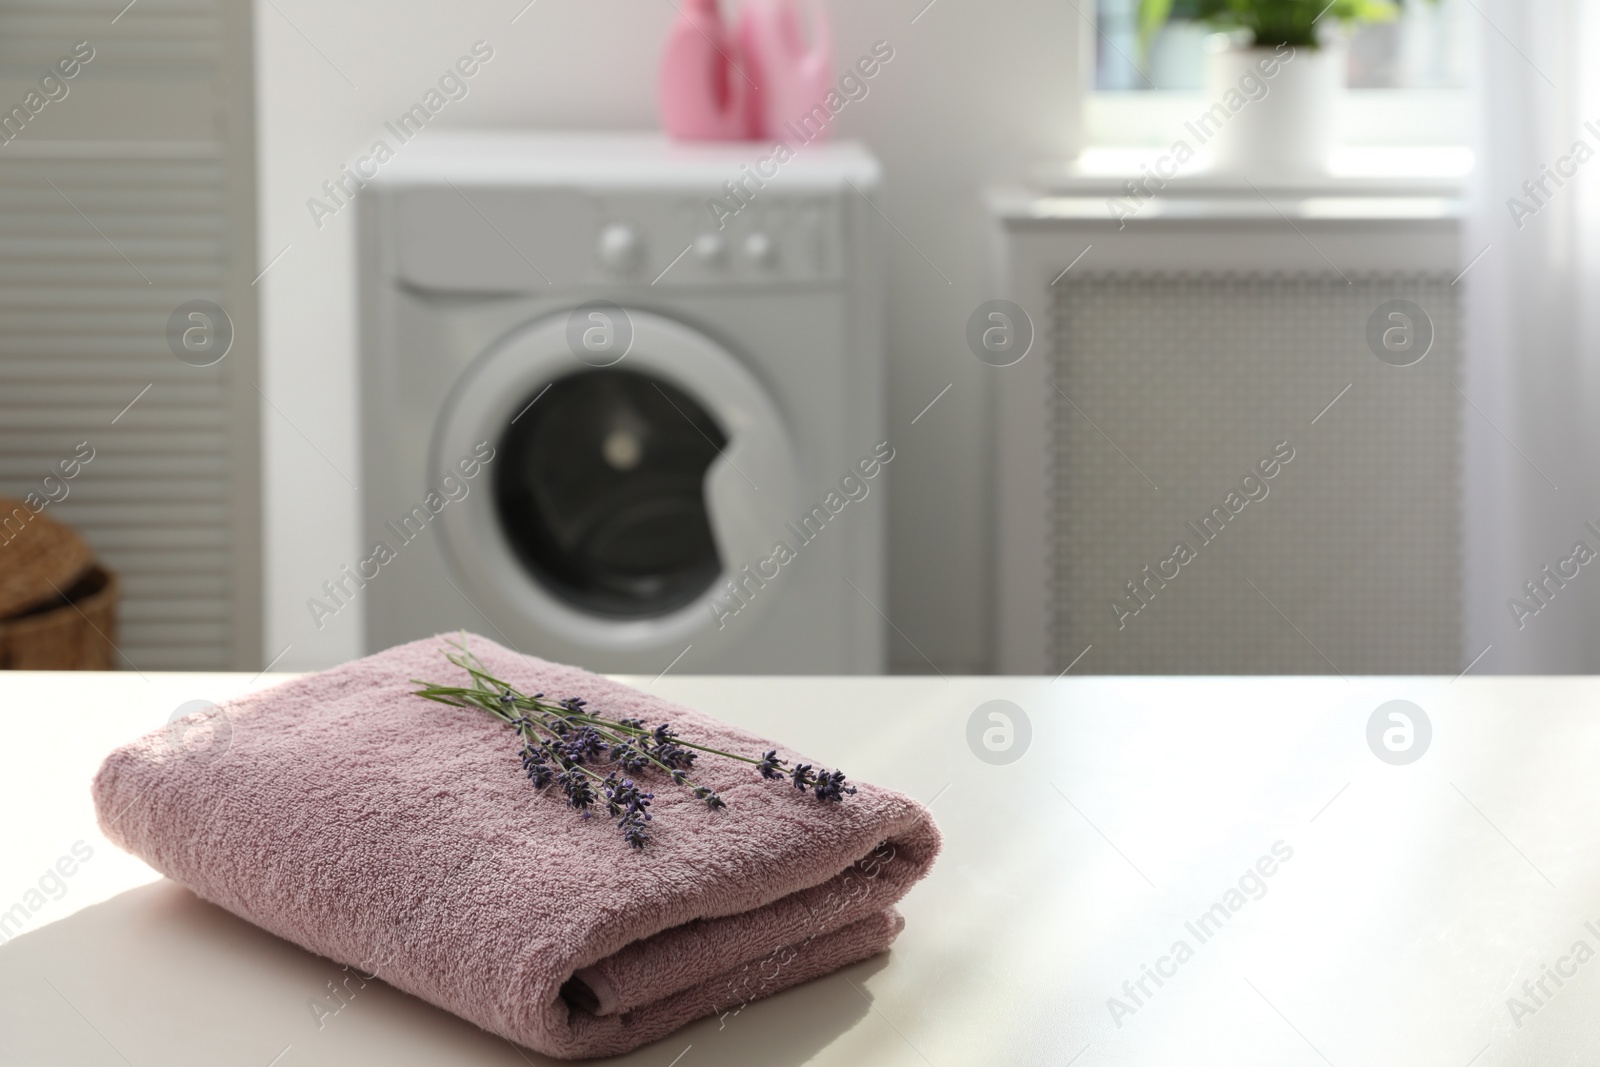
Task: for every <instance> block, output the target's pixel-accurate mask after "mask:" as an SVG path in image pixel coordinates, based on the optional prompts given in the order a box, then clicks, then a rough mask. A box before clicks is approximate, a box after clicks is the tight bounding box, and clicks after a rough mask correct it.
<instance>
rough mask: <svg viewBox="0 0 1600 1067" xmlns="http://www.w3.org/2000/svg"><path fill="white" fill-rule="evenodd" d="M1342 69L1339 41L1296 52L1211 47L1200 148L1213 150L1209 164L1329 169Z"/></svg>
mask: <svg viewBox="0 0 1600 1067" xmlns="http://www.w3.org/2000/svg"><path fill="white" fill-rule="evenodd" d="M1344 68H1345V53H1344V46H1343V45H1342V44H1341V43H1330V44H1326V45H1324V46H1322V47H1321V48H1296V49H1293V50H1292V52H1291V50H1290V49H1288V48H1287V47H1284V48H1280V49H1273V48H1240V47H1227V48H1222V49H1219V50H1216V51H1213V52H1211V53H1209V54H1208V55H1207V56H1206V96H1205V99H1206V108H1207V111H1206V115H1208V116H1210V121H1209V123H1207V124H1206V125H1205V126H1204V127H1203V132H1205V133H1207V134H1208V139H1207V140H1206V141H1205V142H1204V143H1203V147H1204V149H1205V150H1206V151H1209V152H1210V153H1211V160H1212V163H1211V166H1212V169H1213V170H1215V171H1218V172H1221V173H1227V174H1246V175H1249V174H1258V175H1263V176H1276V175H1285V174H1287V175H1293V174H1324V173H1326V172H1327V169H1328V157H1329V156H1330V155H1331V154H1332V151H1333V147H1334V144H1335V142H1336V140H1337V136H1338V129H1339V118H1340V116H1339V105H1340V102H1341V100H1342V99H1343V97H1344ZM1269 71H1270V72H1271V73H1270V74H1269V73H1267V72H1269ZM1241 101H1242V102H1241ZM1219 109H1220V110H1219ZM1224 113H1225V114H1226V118H1225V119H1224V118H1223V115H1224ZM1217 127H1220V128H1217Z"/></svg>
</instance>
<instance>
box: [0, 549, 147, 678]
mask: <svg viewBox="0 0 1600 1067" xmlns="http://www.w3.org/2000/svg"><path fill="white" fill-rule="evenodd" d="M120 592H121V583H120V582H118V580H117V576H116V575H115V574H114V573H112V572H111V571H108V570H106V569H105V568H104V567H101V566H99V565H98V564H94V565H91V566H90V568H89V570H88V572H87V573H85V574H84V575H83V577H81V578H79V579H78V581H77V582H76V583H74V584H73V586H72V588H70V589H68V590H67V591H66V593H67V595H66V599H65V600H64V601H61V600H58V601H57V602H56V603H54V604H47V605H44V606H42V607H38V608H35V609H34V610H33V611H31V612H29V613H28V614H26V615H18V616H15V617H13V618H9V619H0V670H25V671H109V670H114V669H116V666H117V649H116V640H117V597H118V595H119V593H120Z"/></svg>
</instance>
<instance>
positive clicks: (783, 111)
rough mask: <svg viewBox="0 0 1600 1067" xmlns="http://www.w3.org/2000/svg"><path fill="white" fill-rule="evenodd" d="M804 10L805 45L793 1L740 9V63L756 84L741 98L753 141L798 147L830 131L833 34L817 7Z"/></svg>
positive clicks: (756, 0) (756, 1) (753, 0)
mask: <svg viewBox="0 0 1600 1067" xmlns="http://www.w3.org/2000/svg"><path fill="white" fill-rule="evenodd" d="M807 7H808V8H809V12H808V14H809V21H810V23H811V26H810V29H811V35H810V36H811V41H810V44H809V45H808V44H807V43H806V34H805V30H804V27H802V25H801V18H800V9H799V6H798V5H797V4H796V3H795V2H794V0H748V2H747V3H746V4H745V5H744V7H742V8H741V9H740V10H739V24H738V30H737V36H738V41H739V54H740V62H741V63H742V64H743V65H744V71H745V73H746V74H748V75H749V76H750V80H751V81H753V82H754V83H755V88H754V89H749V90H748V92H747V93H746V95H747V97H748V100H747V107H748V108H749V114H750V120H749V126H750V130H751V134H752V136H755V137H760V138H763V139H770V140H774V141H783V142H785V143H787V144H790V145H799V144H805V143H808V142H810V141H816V140H821V139H825V138H826V137H827V136H828V133H829V130H830V129H831V128H832V126H833V112H832V111H831V110H830V109H829V108H828V104H827V100H828V96H829V94H830V93H832V92H833V91H834V89H833V31H832V28H831V26H830V25H829V23H828V16H827V12H826V11H824V10H823V8H822V5H821V4H818V3H815V2H813V3H811V4H808V5H807Z"/></svg>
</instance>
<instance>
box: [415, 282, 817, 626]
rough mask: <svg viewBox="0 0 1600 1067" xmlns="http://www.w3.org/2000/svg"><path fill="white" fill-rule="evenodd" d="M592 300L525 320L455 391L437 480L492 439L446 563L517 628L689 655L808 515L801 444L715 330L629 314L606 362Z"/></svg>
mask: <svg viewBox="0 0 1600 1067" xmlns="http://www.w3.org/2000/svg"><path fill="white" fill-rule="evenodd" d="M580 312H581V313H583V314H584V315H586V316H589V315H592V313H591V312H589V311H587V310H586V309H581V308H580V309H577V310H575V311H569V312H561V313H557V314H552V315H548V316H546V317H544V318H542V319H539V320H536V321H534V322H531V323H529V324H527V325H525V326H523V327H521V328H520V329H518V330H515V331H513V332H512V333H511V334H509V335H508V336H507V337H505V338H504V339H503V340H502V341H500V342H499V343H498V344H496V345H495V346H493V347H492V348H491V349H490V350H489V351H487V352H486V353H485V354H484V355H483V356H482V357H480V358H479V359H478V360H477V361H476V362H475V363H474V364H473V365H472V366H470V367H469V368H468V369H467V370H466V371H465V372H464V373H463V374H462V376H461V378H460V380H459V381H458V382H457V384H456V387H455V388H454V390H452V392H451V394H450V396H449V397H448V398H447V399H446V401H445V403H444V406H443V409H442V411H441V413H440V416H439V422H438V425H437V427H436V430H435V433H434V440H433V447H432V450H431V452H432V455H431V459H430V465H431V467H432V471H431V473H430V477H431V480H432V483H433V484H438V482H439V480H440V479H442V478H444V477H446V476H449V475H451V474H452V473H453V472H454V471H455V468H456V466H457V465H458V463H459V462H460V460H461V458H462V457H464V456H470V455H484V454H488V448H489V446H492V447H493V453H492V458H491V459H490V460H489V461H488V465H489V470H490V474H489V477H488V478H487V479H485V481H487V482H488V483H489V488H490V491H489V492H481V491H480V492H472V493H470V494H469V495H467V496H466V497H465V498H464V499H463V500H462V501H461V502H460V503H459V504H452V505H451V506H450V507H448V508H445V509H444V510H443V512H442V513H441V514H440V524H441V529H442V533H443V549H444V553H445V557H446V561H447V563H448V564H449V566H450V569H451V570H452V571H453V572H454V573H455V575H456V576H457V579H458V581H457V582H456V583H455V584H456V589H457V591H458V592H460V593H461V594H462V595H463V596H465V597H466V598H467V599H468V600H469V601H470V602H471V604H472V606H473V608H475V609H476V611H477V613H478V614H480V615H482V616H483V617H484V618H485V619H486V620H488V622H489V623H490V624H491V626H492V627H493V628H494V629H497V630H499V631H500V632H501V633H502V634H504V635H506V636H511V635H521V637H524V638H527V639H528V640H529V642H530V644H532V645H533V646H534V647H539V648H556V649H558V650H562V651H564V652H569V653H571V654H575V655H576V654H581V653H583V652H585V651H589V650H592V651H597V652H604V651H611V650H629V649H643V648H654V647H658V646H659V647H662V648H666V647H669V646H672V645H673V644H674V643H676V648H673V651H674V652H675V651H678V650H680V649H681V648H682V647H683V645H682V643H681V642H682V641H684V640H693V639H694V635H696V634H698V633H700V632H702V631H704V630H706V629H707V628H708V627H709V628H711V629H715V628H716V624H717V616H716V614H715V612H714V611H711V610H707V608H708V604H709V602H710V601H712V600H713V599H714V598H716V597H718V596H720V595H723V594H724V593H725V590H724V587H723V586H724V582H725V579H726V578H727V576H728V575H730V574H732V573H734V572H737V571H739V570H740V569H741V568H742V567H744V566H752V565H754V564H756V563H757V562H758V561H760V560H762V559H764V558H766V557H767V556H769V555H770V554H771V552H772V546H773V544H774V543H775V541H776V540H778V539H779V538H781V537H782V536H783V535H784V529H783V526H784V522H785V520H789V519H793V518H794V516H795V515H796V514H798V513H799V510H800V505H799V501H800V498H801V493H800V491H799V484H800V474H799V459H798V454H797V451H796V448H795V445H794V441H793V438H792V437H791V435H790V433H789V431H788V429H787V427H786V425H785V423H784V420H783V418H782V416H781V414H780V411H779V407H778V405H777V403H776V402H775V401H774V400H773V398H772V396H771V395H770V394H769V392H768V390H767V389H766V388H765V387H764V386H763V385H762V384H761V382H760V381H759V380H758V379H757V378H756V376H755V375H754V374H753V373H752V372H751V370H750V369H749V368H748V367H747V366H746V365H745V364H744V363H743V362H742V361H741V360H739V359H738V358H737V357H735V356H734V355H733V354H732V353H731V352H729V351H728V350H727V349H726V348H724V347H723V346H722V345H720V344H718V343H717V342H716V341H714V340H712V339H711V338H709V337H708V336H706V335H705V334H703V333H701V332H699V331H697V330H695V329H692V328H691V327H689V326H686V325H685V324H683V323H680V322H677V321H675V320H673V319H670V318H667V317H666V316H663V315H659V314H656V313H652V312H644V311H623V310H621V309H614V311H613V312H609V313H613V314H617V315H621V316H624V317H626V319H627V321H626V323H624V324H622V326H623V327H624V328H622V329H620V330H619V331H618V335H619V336H625V337H627V338H628V345H627V347H626V348H625V349H624V350H623V351H621V352H618V353H602V354H600V355H601V356H603V357H604V358H598V357H597V355H596V354H595V353H592V352H588V351H585V350H583V349H582V348H579V347H576V346H575V344H574V342H573V340H572V338H573V336H574V319H573V316H574V315H576V314H579V313H580ZM585 321H587V320H585ZM580 332H581V331H580ZM541 638H549V639H550V640H541Z"/></svg>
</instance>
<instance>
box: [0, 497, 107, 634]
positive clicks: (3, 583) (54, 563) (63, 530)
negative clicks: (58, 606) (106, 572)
mask: <svg viewBox="0 0 1600 1067" xmlns="http://www.w3.org/2000/svg"><path fill="white" fill-rule="evenodd" d="M93 563H94V553H92V552H91V551H90V550H89V546H88V545H87V544H86V543H85V542H84V540H83V538H81V537H79V536H78V533H77V531H76V530H74V529H73V528H72V527H70V526H68V525H66V524H65V523H60V522H57V521H56V520H55V519H53V518H51V517H50V516H49V515H47V514H45V513H44V510H43V509H42V508H41V509H40V510H39V511H38V512H35V511H34V510H33V509H31V508H29V507H28V506H27V505H26V504H24V503H23V502H22V501H20V500H15V499H12V498H11V497H3V496H0V619H9V618H11V617H12V616H14V615H22V614H25V613H27V612H30V611H32V610H34V609H35V608H37V607H40V606H41V605H44V604H53V603H57V602H59V601H60V599H61V595H62V594H63V593H65V592H66V591H67V588H68V587H69V586H71V585H72V584H73V583H74V582H76V581H77V580H78V579H79V578H81V577H83V575H84V574H85V573H87V571H88V570H89V567H90V566H91V565H92V564H93Z"/></svg>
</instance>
